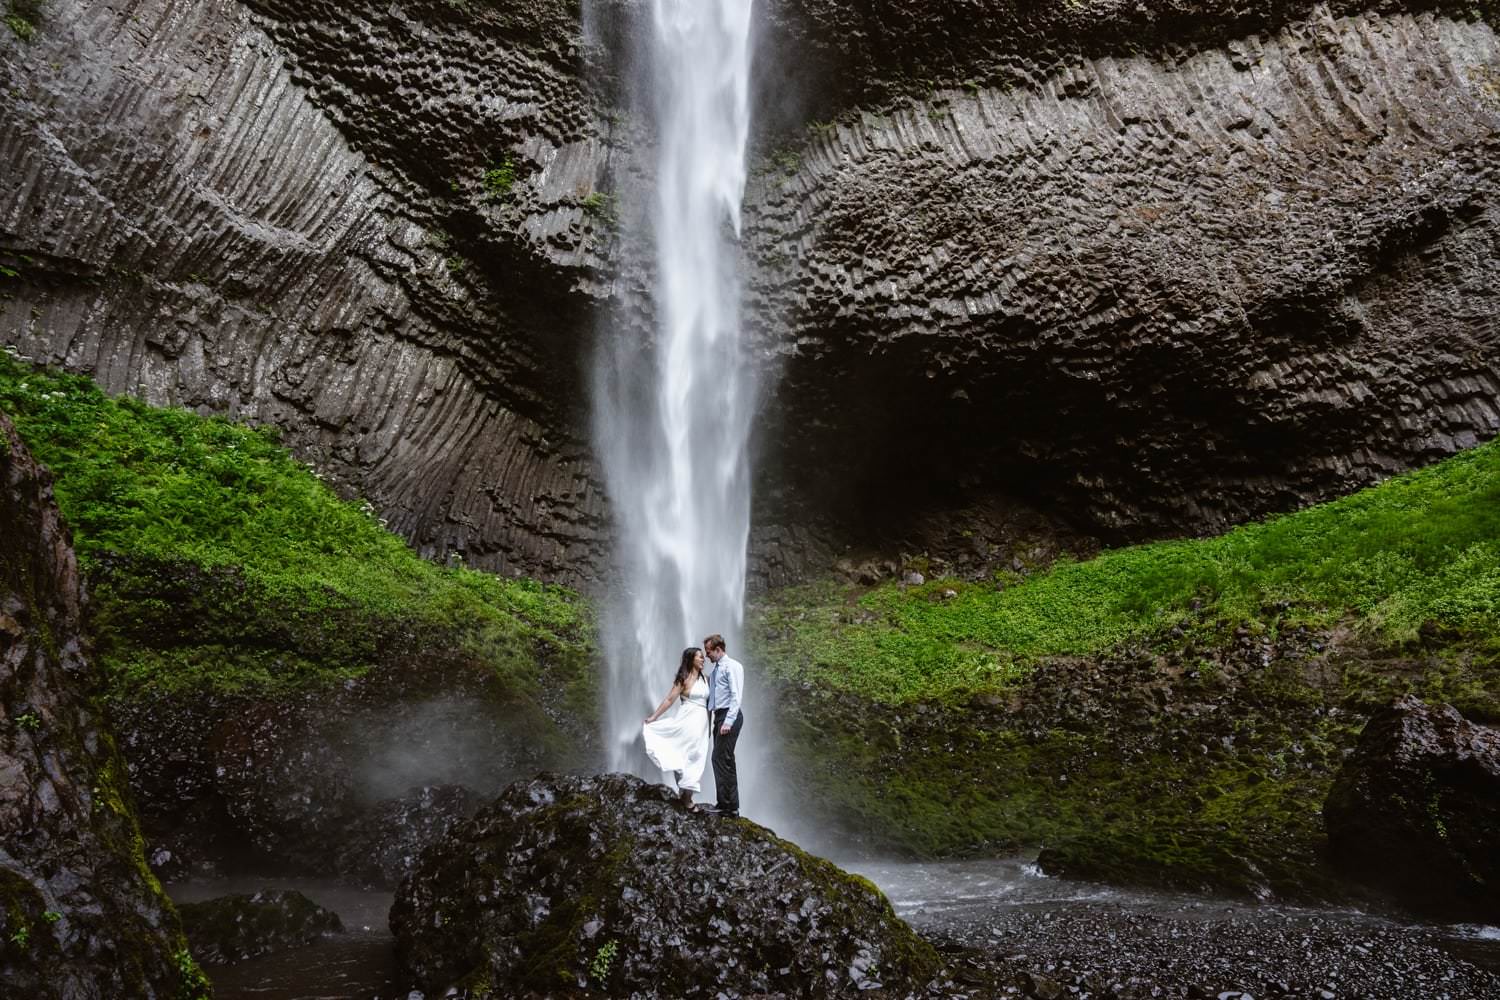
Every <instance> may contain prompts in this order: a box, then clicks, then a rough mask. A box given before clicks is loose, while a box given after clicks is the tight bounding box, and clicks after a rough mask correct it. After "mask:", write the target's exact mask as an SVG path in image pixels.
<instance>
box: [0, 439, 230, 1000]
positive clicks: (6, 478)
mask: <svg viewBox="0 0 1500 1000" xmlns="http://www.w3.org/2000/svg"><path fill="white" fill-rule="evenodd" d="M0 441H4V443H5V446H4V447H3V448H0V529H3V530H0V994H3V995H4V996H7V997H12V996H14V997H34V998H40V1000H51V998H69V1000H71V998H94V997H99V998H102V997H133V998H134V997H138V998H141V1000H154V998H161V1000H166V998H172V1000H188V998H193V1000H197V998H202V997H206V996H208V995H209V987H208V983H207V981H206V980H205V979H204V978H203V975H202V973H201V972H199V970H198V968H197V966H196V965H195V964H194V963H193V961H192V959H191V958H190V957H189V956H188V953H187V950H186V944H185V942H184V940H183V937H182V933H181V931H180V930H179V928H178V922H177V916H176V913H175V912H174V911H173V909H172V906H171V904H170V903H169V902H168V901H167V899H166V897H165V896H164V895H163V894H162V891H161V886H160V885H159V884H157V882H156V879H154V878H153V877H152V876H151V873H150V872H149V871H148V870H147V868H146V863H145V859H144V857H143V856H142V841H141V835H140V831H139V829H138V828H137V826H136V820H135V814H134V811H133V809H132V806H131V800H130V794H129V791H128V789H127V787H126V784H125V767H124V763H123V760H122V758H121V756H120V754H119V752H118V750H117V749H116V747H115V743H114V741H113V739H112V738H111V736H110V734H109V732H108V730H107V729H106V728H105V726H104V721H103V717H102V713H101V712H100V711H99V710H98V708H97V706H96V704H95V702H94V697H95V695H96V694H97V693H98V689H99V681H100V677H99V674H98V672H97V671H96V669H95V666H94V663H93V660H92V655H91V650H90V648H89V645H88V643H87V641H86V640H85V638H84V635H83V595H82V590H81V587H80V580H79V571H78V565H77V561H76V559H75V557H74V554H73V550H72V547H71V544H70V539H69V536H68V532H67V529H66V528H65V527H64V525H63V522H62V518H61V515H60V514H59V513H58V509H57V506H56V504H55V503H54V502H53V499H52V482H51V477H50V476H49V475H48V474H47V472H46V471H45V470H44V469H42V468H41V467H40V466H39V465H38V464H37V463H36V462H35V461H34V460H33V459H32V458H31V456H30V454H29V453H28V452H27V450H26V447H25V445H24V444H23V443H22V441H21V438H20V436H19V435H18V434H17V433H16V430H15V428H14V426H13V425H12V424H11V422H10V421H9V419H8V418H6V417H5V416H4V415H3V414H0Z"/></svg>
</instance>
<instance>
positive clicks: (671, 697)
mask: <svg viewBox="0 0 1500 1000" xmlns="http://www.w3.org/2000/svg"><path fill="white" fill-rule="evenodd" d="M680 694H682V685H681V684H673V685H672V690H670V691H668V692H667V696H666V697H665V698H663V699H662V700H661V704H660V705H657V706H656V711H654V712H652V713H651V714H650V715H648V716H646V721H647V722H655V721H656V720H657V719H660V718H661V717H662V715H663V713H665V712H666V710H667V709H669V708H671V707H672V702H674V701H676V700H677V696H678V695H680Z"/></svg>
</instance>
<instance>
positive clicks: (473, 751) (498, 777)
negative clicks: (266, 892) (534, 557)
mask: <svg viewBox="0 0 1500 1000" xmlns="http://www.w3.org/2000/svg"><path fill="white" fill-rule="evenodd" d="M406 652H407V655H396V656H393V657H392V662H391V663H389V664H388V665H385V666H382V667H380V668H377V669H376V670H374V671H372V672H371V673H370V674H367V675H365V676H363V677H360V678H359V679H357V680H350V681H348V682H346V683H345V684H343V685H342V686H340V687H338V688H335V689H331V690H330V689H327V688H323V689H318V690H315V691H311V692H307V693H304V694H300V695H291V696H282V697H274V696H267V697H264V698H253V697H246V696H236V695H213V694H204V693H184V694H179V695H174V696H170V697H168V696H163V695H160V694H156V693H143V694H141V695H139V696H136V697H132V698H124V699H121V700H119V702H118V703H117V704H115V706H114V712H113V714H114V717H115V720H116V724H117V725H118V727H119V732H120V739H121V745H122V749H123V751H124V754H125V757H126V759H127V760H128V762H129V768H130V780H131V785H132V787H133V788H134V789H135V791H136V794H137V796H138V798H139V801H140V813H141V824H142V829H143V831H144V833H145V837H146V848H147V856H148V859H149V860H150V862H151V864H152V866H153V868H154V869H155V870H156V871H158V872H159V873H161V874H162V876H163V877H165V878H177V877H181V876H183V875H187V874H194V873H200V872H208V873H226V872H241V871H246V870H249V871H254V872H257V873H264V872H282V873H287V874H295V875H325V876H326V875H338V876H342V877H345V878H348V879H352V880H357V881H360V882H363V883H370V884H379V885H384V886H393V885H395V884H396V883H397V882H398V881H400V879H401V878H402V877H404V876H405V875H406V874H407V873H408V872H409V871H410V870H411V867H412V866H413V865H414V864H415V862H416V858H417V856H418V855H419V854H420V852H421V850H422V849H423V848H425V847H426V846H427V845H428V844H430V843H432V842H433V841H435V840H436V839H438V838H439V837H440V836H441V835H442V834H444V833H445V832H447V830H448V829H450V828H451V827H452V826H453V825H454V824H455V823H457V822H458V821H459V820H461V819H463V818H465V817H467V816H468V815H470V814H471V813H473V811H474V810H475V809H476V808H477V807H478V805H479V803H480V801H482V799H481V798H480V796H484V797H486V798H487V797H488V796H491V795H494V794H495V793H497V792H498V791H499V790H500V789H501V788H503V787H504V786H505V785H507V784H509V783H510V782H511V781H514V780H516V779H517V778H519V777H521V776H523V775H529V774H534V773H536V772H537V771H538V770H541V769H544V768H559V769H563V768H579V769H593V768H594V767H596V766H597V761H596V760H595V757H596V755H597V751H596V749H595V748H594V746H593V741H592V739H591V736H592V733H591V731H590V727H589V725H588V720H587V719H579V718H576V717H573V718H570V717H569V713H566V712H563V711H561V710H560V708H559V706H555V705H553V704H550V703H549V702H548V700H547V698H546V697H545V696H544V697H542V698H539V699H537V700H536V701H530V700H526V699H517V698H516V697H515V695H514V693H513V692H511V691H509V690H508V689H506V688H505V687H504V686H503V685H501V684H500V683H498V682H497V681H496V680H495V678H494V677H493V676H492V675H491V674H490V673H489V672H488V671H487V670H486V669H485V668H484V667H483V666H482V665H480V666H476V665H475V664H474V663H472V662H471V661H468V660H465V659H464V658H463V657H462V656H460V655H457V654H453V653H451V652H445V651H441V650H437V651H434V650H431V649H427V650H425V651H421V652H418V653H410V652H409V651H406ZM549 714H556V715H558V716H559V717H560V718H561V720H562V721H561V723H559V722H555V721H553V720H552V719H551V718H549ZM575 714H576V713H575Z"/></svg>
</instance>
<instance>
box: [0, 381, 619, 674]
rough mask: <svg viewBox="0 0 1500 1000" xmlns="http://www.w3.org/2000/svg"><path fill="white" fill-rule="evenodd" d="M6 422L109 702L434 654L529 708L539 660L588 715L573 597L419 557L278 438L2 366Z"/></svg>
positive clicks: (583, 632)
mask: <svg viewBox="0 0 1500 1000" xmlns="http://www.w3.org/2000/svg"><path fill="white" fill-rule="evenodd" d="M0 408H3V409H4V410H5V411H6V412H7V413H9V414H10V415H11V416H12V418H13V419H14V420H15V422H16V426H17V428H18V429H19V430H20V432H21V434H22V436H23V437H24V438H25V439H26V442H27V445H28V446H29V447H30V448H31V449H32V450H33V451H34V452H35V454H36V456H37V458H38V459H39V460H40V461H42V462H43V463H45V464H46V465H47V466H49V467H50V468H51V469H52V471H53V473H54V474H55V476H56V479H57V482H56V494H57V500H58V505H59V506H60V507H61V509H62V512H63V515H64V517H65V518H66V519H67V521H68V523H69V525H70V526H71V528H72V530H73V538H74V544H75V547H76V549H77V551H78V554H79V557H80V560H81V562H82V563H83V565H84V567H85V569H86V571H87V572H88V575H89V580H90V584H91V588H92V590H93V592H94V598H95V601H94V604H95V608H96V615H97V628H96V631H97V632H98V633H99V635H100V649H99V654H100V659H101V661H102V663H103V664H104V666H105V667H106V669H107V671H108V673H109V676H110V678H111V684H112V685H113V687H114V689H115V692H116V693H127V694H129V693H135V692H140V691H145V690H154V691H159V692H160V691H180V690H184V689H207V690H215V691H235V692H247V693H278V692H280V693H285V692H288V691H292V690H300V689H306V688H311V687H317V686H321V685H327V684H331V683H336V682H338V681H341V680H344V679H347V678H348V677H350V676H357V675H358V674H360V673H362V672H364V671H366V670H368V669H369V668H370V667H371V666H372V665H374V664H375V663H376V662H377V660H378V659H379V657H380V655H381V653H382V651H384V650H388V649H390V648H391V647H392V646H393V645H398V644H399V645H404V646H408V647H409V646H411V645H412V644H413V643H415V644H417V645H421V643H423V642H433V643H439V644H441V645H442V646H443V647H444V648H448V649H455V650H457V651H459V652H461V653H464V654H466V655H468V656H471V657H473V658H474V659H476V660H479V661H481V662H483V663H485V664H488V665H489V666H490V668H491V669H493V671H494V672H495V674H496V675H497V676H498V677H499V678H500V679H501V680H502V681H503V682H505V684H506V686H507V687H508V688H510V689H512V690H514V691H516V692H517V693H518V694H522V695H524V694H529V693H533V692H535V691H536V690H537V689H539V687H540V685H541V678H540V676H539V673H538V672H539V669H540V668H539V663H542V662H545V663H547V665H548V671H549V674H548V678H547V684H548V685H549V686H551V687H553V688H558V687H561V688H564V689H566V690H569V691H571V692H573V693H574V694H575V695H576V696H577V697H578V698H580V699H581V698H584V694H583V690H584V685H582V684H581V683H580V678H581V676H582V674H583V671H584V669H585V667H586V665H587V663H588V660H589V656H590V650H591V638H590V637H591V634H592V623H591V617H590V610H589V608H588V607H587V605H586V604H585V603H584V602H583V601H582V600H581V599H580V598H579V597H578V596H577V595H575V594H573V593H570V592H568V591H566V590H563V589H561V588H557V587H550V586H544V585H541V584H537V583H534V582H531V581H526V580H506V579H501V578H499V577H496V576H493V575H491V574H487V573H481V572H477V571H473V570H469V569H465V568H443V567H439V566H436V565H433V564H432V563H429V562H427V561H425V560H423V559H421V558H418V557H417V556H416V555H415V554H414V553H413V552H412V551H411V550H410V549H409V548H408V547H407V546H406V544H405V543H404V542H403V540H402V539H401V538H399V537H397V536H396V535H394V534H392V533H391V532H390V531H387V530H386V529H385V527H384V526H383V525H382V524H381V523H380V522H379V520H377V518H376V517H375V516H374V511H373V508H372V507H371V505H370V504H368V503H363V502H359V501H349V500H344V499H341V498H340V497H339V496H338V495H337V494H336V493H335V492H334V491H333V490H332V489H330V488H329V486H328V485H327V484H326V483H325V482H323V481H322V480H321V478H320V477H319V476H318V474H317V473H316V472H315V471H314V470H312V469H311V468H309V467H308V466H306V465H304V464H302V463H300V462H298V461H297V460H296V459H294V458H293V457H292V456H291V455H290V453H289V452H288V451H287V450H286V449H285V448H284V447H282V446H281V445H280V444H279V443H277V440H276V435H275V433H274V431H272V430H270V429H267V428H260V429H252V428H250V427H246V426H243V425H239V424H235V423H231V422H229V421H227V420H223V419H220V418H216V417H202V416H199V415H197V414H195V413H192V412H190V411H187V410H183V409H170V408H159V407H152V406H148V405H146V404H144V403H141V402H139V401H137V400H134V399H130V398H128V397H122V398H110V397H108V396H106V395H105V394H104V393H103V392H101V391H100V390H99V388H98V387H97V386H96V385H95V384H94V383H93V382H92V381H90V380H88V379H85V378H81V377H77V376H72V375H66V374H61V373H58V372H53V371H43V370H37V369H35V368H33V367H31V366H29V365H26V364H23V363H22V362H20V361H19V360H16V359H15V358H13V357H10V356H6V355H0Z"/></svg>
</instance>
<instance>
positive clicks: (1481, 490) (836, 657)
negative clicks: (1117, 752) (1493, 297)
mask: <svg viewBox="0 0 1500 1000" xmlns="http://www.w3.org/2000/svg"><path fill="white" fill-rule="evenodd" d="M948 592H951V593H948ZM1267 606H1276V607H1277V610H1278V612H1282V611H1286V610H1287V609H1290V613H1289V614H1284V615H1283V614H1279V615H1278V617H1281V618H1283V619H1284V620H1291V621H1294V622H1296V623H1298V624H1305V625H1308V626H1312V627H1315V628H1316V627H1328V626H1331V625H1333V624H1335V623H1338V622H1344V621H1353V622H1354V623H1355V627H1356V628H1358V629H1359V630H1361V631H1362V632H1363V633H1365V634H1366V635H1367V636H1368V637H1369V638H1371V639H1379V640H1383V641H1390V642H1400V641H1403V640H1406V639H1409V638H1411V637H1412V636H1414V635H1415V634H1416V633H1417V631H1418V629H1420V628H1422V627H1424V626H1425V627H1427V628H1429V629H1432V628H1437V629H1440V630H1445V631H1453V632H1458V633H1464V634H1467V635H1469V636H1471V637H1473V638H1474V639H1475V640H1477V641H1480V642H1491V643H1492V642H1494V640H1495V638H1496V636H1497V634H1500V628H1497V623H1500V442H1491V443H1490V444H1487V445H1484V446H1481V447H1478V448H1475V449H1473V450H1471V451H1469V452H1466V453H1464V454H1462V455H1459V456H1456V457H1454V458H1452V459H1449V460H1447V461H1445V462H1442V463H1439V464H1437V465H1434V466H1432V467H1430V468H1426V469H1422V470H1420V471H1417V472H1413V473H1409V474H1407V475H1404V476H1400V477H1397V478H1394V479H1391V480H1389V481H1388V482H1385V483H1382V484H1381V485H1379V486H1376V487H1373V488H1371V489H1368V490H1364V491H1362V492H1360V493H1356V494H1354V495H1352V496H1348V497H1345V498H1343V499H1340V500H1336V501H1333V502H1331V503H1327V504H1323V505H1320V506H1317V507H1313V508H1309V509H1307V510H1304V511H1300V512H1298V513H1295V514H1289V515H1285V516H1281V517H1276V518H1272V519H1270V520H1267V521H1265V522H1262V523H1258V524H1250V525H1246V526H1244V527H1241V528H1238V529H1236V530H1234V531H1231V532H1229V533H1228V534H1225V535H1222V536H1220V537H1218V538H1211V539H1205V540H1190V541H1173V542H1159V543H1155V544H1150V545H1139V546H1134V547H1131V548H1125V549H1118V550H1115V551H1111V552H1106V553H1104V554H1103V555H1100V556H1099V557H1097V558H1095V559H1091V560H1089V561H1087V562H1077V563H1070V562H1064V563H1059V564H1057V565H1055V566H1053V567H1052V568H1051V569H1049V570H1047V571H1046V572H1044V573H1039V574H1037V575H1034V576H1032V577H1030V578H1028V579H1024V580H1023V579H1020V578H1019V577H1014V576H1010V575H1007V577H1006V578H1004V579H1000V580H997V581H994V582H989V583H972V582H965V581H960V580H935V581H931V582H928V583H926V584H924V585H922V586H918V587H904V586H901V585H898V584H894V583H892V584H887V585H884V586H881V587H877V588H875V589H874V590H871V591H869V592H868V593H863V594H860V593H859V592H858V591H857V590H855V589H854V588H851V587H844V586H841V585H838V584H834V583H830V582H823V583H819V584H814V585H809V586H806V587H801V588H794V589H791V590H788V591H783V592H781V593H779V594H776V595H773V596H772V597H771V598H770V599H768V600H767V601H766V602H765V604H764V605H763V606H761V607H760V608H758V609H756V610H755V615H754V617H755V618H756V619H757V622H758V625H757V627H756V631H757V633H758V634H759V636H760V640H761V641H760V645H761V649H762V651H763V652H764V654H765V655H766V657H767V659H768V661H769V665H771V666H772V667H773V669H775V670H776V671H777V672H778V673H780V674H781V675H782V676H784V677H788V678H796V679H799V680H808V681H812V682H814V683H817V684H825V685H829V686H832V687H836V688H840V689H844V690H848V691H851V692H853V693H855V694H859V695H862V696H864V697H868V698H872V699H875V700H877V701H881V702H885V703H888V704H899V703H902V702H904V701H909V700H917V699H923V698H934V697H943V696H946V695H963V694H966V693H972V692H975V691H983V690H987V689H993V688H996V687H1002V686H1004V685H1006V684H1007V683H1010V682H1013V681H1014V680H1016V679H1018V678H1019V677H1021V676H1024V674H1025V672H1026V670H1027V667H1028V664H1030V663H1032V662H1035V661H1036V660H1037V659H1038V658H1042V657H1048V656H1060V655H1064V656H1065V655H1072V656H1081V655H1094V654H1099V653H1103V652H1105V651H1108V650H1110V649H1113V648H1116V647H1118V646H1120V645H1121V644H1122V643H1125V642H1129V641H1134V640H1140V639H1143V638H1145V637H1147V636H1151V635H1157V634H1161V633H1162V632H1163V631H1164V630H1169V629H1172V628H1174V627H1180V628H1185V629H1186V628H1192V627H1194V623H1195V622H1198V621H1201V620H1203V619H1204V618H1205V617H1212V616H1217V617H1219V618H1223V619H1228V620H1231V621H1252V620H1255V619H1258V618H1261V617H1263V614H1262V609H1263V608H1265V607H1267Z"/></svg>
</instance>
